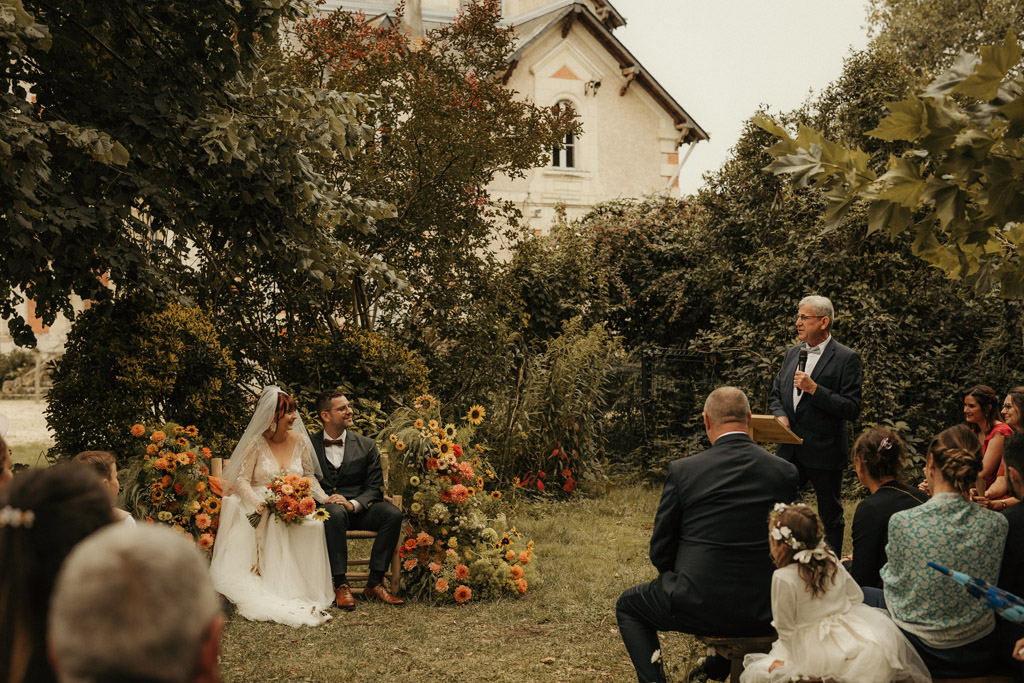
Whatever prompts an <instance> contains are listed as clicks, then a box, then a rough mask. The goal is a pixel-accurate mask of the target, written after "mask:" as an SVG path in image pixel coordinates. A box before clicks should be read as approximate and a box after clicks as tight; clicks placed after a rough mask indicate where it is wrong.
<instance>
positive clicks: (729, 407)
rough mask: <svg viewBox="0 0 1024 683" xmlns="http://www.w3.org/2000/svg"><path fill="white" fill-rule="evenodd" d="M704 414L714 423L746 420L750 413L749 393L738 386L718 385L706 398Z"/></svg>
mask: <svg viewBox="0 0 1024 683" xmlns="http://www.w3.org/2000/svg"><path fill="white" fill-rule="evenodd" d="M704 414H705V415H707V416H708V422H710V423H711V424H712V425H720V424H723V423H725V422H744V423H745V422H746V421H747V417H748V416H749V415H750V401H748V400H747V395H746V394H744V393H743V392H742V391H741V390H739V389H737V388H736V387H718V388H717V389H715V390H714V391H712V392H711V393H710V394H708V397H707V399H705V400H704Z"/></svg>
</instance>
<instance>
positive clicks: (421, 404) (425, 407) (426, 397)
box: [413, 394, 437, 413]
mask: <svg viewBox="0 0 1024 683" xmlns="http://www.w3.org/2000/svg"><path fill="white" fill-rule="evenodd" d="M436 405H437V400H436V399H435V398H434V397H433V396H431V395H430V394H421V395H420V396H417V397H416V400H415V401H414V402H413V406H414V407H415V408H416V410H418V411H420V412H421V413H429V412H430V411H431V410H433V409H434V407H435V406H436Z"/></svg>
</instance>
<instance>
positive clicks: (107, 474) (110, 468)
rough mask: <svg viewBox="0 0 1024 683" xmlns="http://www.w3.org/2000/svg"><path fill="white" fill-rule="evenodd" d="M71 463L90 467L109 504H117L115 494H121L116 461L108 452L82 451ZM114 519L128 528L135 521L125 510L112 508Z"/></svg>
mask: <svg viewBox="0 0 1024 683" xmlns="http://www.w3.org/2000/svg"><path fill="white" fill-rule="evenodd" d="M72 462H77V463H79V464H81V465H85V466H86V467H91V468H92V469H93V471H95V472H96V474H97V475H99V478H100V481H102V482H103V486H104V487H106V489H107V493H109V494H110V504H111V505H116V504H117V494H118V493H120V492H121V483H120V482H119V481H118V480H117V459H116V458H114V454H113V453H111V452H109V451H82V452H81V453H79V454H78V455H76V456H75V457H74V459H73V460H72ZM114 519H116V520H118V521H119V522H125V523H126V524H128V525H130V526H134V525H135V519H134V518H133V517H132V516H131V515H130V514H128V511H127V510H122V509H121V508H118V507H115V508H114Z"/></svg>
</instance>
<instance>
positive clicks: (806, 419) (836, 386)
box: [768, 337, 863, 554]
mask: <svg viewBox="0 0 1024 683" xmlns="http://www.w3.org/2000/svg"><path fill="white" fill-rule="evenodd" d="M802 348H804V344H803V343H800V344H797V345H796V346H793V347H790V349H789V350H788V351H786V357H785V359H784V360H783V361H782V369H781V370H779V374H778V375H777V376H776V377H775V382H774V384H772V391H771V395H770V396H769V398H768V411H769V412H770V413H771V414H772V415H775V416H776V417H786V418H789V428H790V429H791V430H793V432H794V433H795V434H796V435H797V436H799V437H800V438H801V439H803V440H804V442H803V443H802V444H800V445H796V444H779V446H778V448H776V450H775V452H776V453H777V454H778V455H779V456H780V457H782V458H785V459H786V460H788V461H790V462H792V463H794V464H795V465H796V466H797V468H798V469H799V470H800V484H801V485H803V483H804V482H805V481H810V482H811V485H812V486H814V493H815V495H816V496H817V498H818V514H819V515H820V516H821V523H822V525H824V527H825V537H826V539H827V540H828V542H829V545H831V546H832V548H833V550H835V551H836V553H837V554H840V553H841V552H842V549H843V529H844V527H845V520H844V518H843V507H842V502H841V501H840V493H841V490H842V478H843V469H845V467H846V461H847V456H848V455H849V452H850V445H849V441H848V438H847V434H846V421H847V420H855V419H857V416H858V415H860V403H861V383H862V382H863V373H862V371H861V362H860V356H859V355H857V352H856V351H853V350H852V349H850V348H849V347H846V346H843V345H842V344H840V343H839V342H837V341H836V340H835V338H834V337H832V338H830V339H829V342H828V344H826V345H825V348H824V350H823V351H822V353H821V358H820V359H819V360H818V362H817V364H816V365H815V366H814V370H813V371H812V372H811V379H812V380H814V381H815V382H816V383H817V384H818V388H817V389H816V390H815V392H814V393H813V394H808V393H806V392H804V394H803V395H802V396H801V397H800V402H799V403H798V404H797V405H796V408H794V407H793V375H795V374H796V369H797V362H798V359H799V355H800V349H802Z"/></svg>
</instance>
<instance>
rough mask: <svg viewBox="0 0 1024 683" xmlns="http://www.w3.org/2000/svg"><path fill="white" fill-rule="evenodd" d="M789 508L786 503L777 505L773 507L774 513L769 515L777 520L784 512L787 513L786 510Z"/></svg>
mask: <svg viewBox="0 0 1024 683" xmlns="http://www.w3.org/2000/svg"><path fill="white" fill-rule="evenodd" d="M788 507H789V506H788V505H786V504H785V503H776V504H775V505H774V506H773V507H772V511H771V512H769V513H768V516H769V517H771V518H772V519H775V518H776V517H778V516H779V515H781V514H782V513H783V512H785V511H786V508H788Z"/></svg>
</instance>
